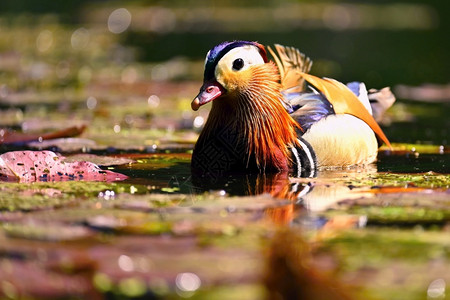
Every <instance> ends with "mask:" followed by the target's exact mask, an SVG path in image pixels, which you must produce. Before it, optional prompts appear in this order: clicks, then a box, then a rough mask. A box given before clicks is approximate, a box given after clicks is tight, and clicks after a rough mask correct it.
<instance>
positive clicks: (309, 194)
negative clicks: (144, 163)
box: [192, 164, 377, 224]
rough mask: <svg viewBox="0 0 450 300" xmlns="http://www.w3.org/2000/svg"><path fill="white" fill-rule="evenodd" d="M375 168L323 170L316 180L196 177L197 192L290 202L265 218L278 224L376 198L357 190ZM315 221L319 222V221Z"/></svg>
mask: <svg viewBox="0 0 450 300" xmlns="http://www.w3.org/2000/svg"><path fill="white" fill-rule="evenodd" d="M376 172H377V168H376V165H374V164H372V165H368V166H364V167H360V168H347V169H343V168H339V169H326V170H320V172H318V175H317V177H314V178H295V177H291V176H289V174H288V173H277V174H228V175H226V176H218V177H215V178H213V177H193V178H192V182H193V186H194V188H195V192H197V193H198V192H204V191H211V190H223V191H226V192H227V194H229V195H231V196H241V195H246V196H247V195H259V194H270V195H272V196H273V197H274V198H276V199H282V200H286V199H287V200H290V202H289V204H287V205H280V206H278V207H272V208H268V209H266V212H265V213H266V215H267V216H269V217H270V218H271V219H272V220H273V221H274V222H276V223H279V224H289V223H292V222H294V220H295V219H297V218H299V219H302V218H303V219H302V222H306V221H307V216H309V215H311V214H314V213H316V212H320V211H324V210H326V209H329V208H332V207H333V206H334V205H336V204H337V203H339V202H340V201H343V200H351V199H358V198H361V197H373V195H374V194H373V193H370V192H368V191H367V189H360V188H355V185H354V183H355V182H358V181H360V180H361V178H364V177H368V176H370V175H371V174H376ZM316 222H320V221H317V220H316Z"/></svg>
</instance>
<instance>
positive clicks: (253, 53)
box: [216, 45, 264, 72]
mask: <svg viewBox="0 0 450 300" xmlns="http://www.w3.org/2000/svg"><path fill="white" fill-rule="evenodd" d="M238 58H241V59H242V60H243V61H244V66H243V67H242V68H241V69H240V70H245V69H248V68H249V67H250V66H252V65H262V64H264V59H263V58H262V56H261V54H260V53H259V49H258V48H257V47H256V46H252V45H245V46H241V47H237V48H234V49H231V50H230V51H229V52H228V53H227V54H225V55H224V56H223V57H222V58H221V59H220V61H219V63H218V64H217V66H216V72H217V71H219V72H223V71H225V70H231V69H232V68H233V62H234V61H235V60H236V59H238Z"/></svg>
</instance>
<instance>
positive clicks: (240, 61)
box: [233, 58, 244, 71]
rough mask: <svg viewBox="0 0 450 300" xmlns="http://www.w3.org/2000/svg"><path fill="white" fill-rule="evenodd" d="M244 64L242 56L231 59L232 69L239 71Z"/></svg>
mask: <svg viewBox="0 0 450 300" xmlns="http://www.w3.org/2000/svg"><path fill="white" fill-rule="evenodd" d="M243 66H244V60H243V59H242V58H237V59H235V60H234V61H233V70H236V71H239V70H240V69H242V67H243Z"/></svg>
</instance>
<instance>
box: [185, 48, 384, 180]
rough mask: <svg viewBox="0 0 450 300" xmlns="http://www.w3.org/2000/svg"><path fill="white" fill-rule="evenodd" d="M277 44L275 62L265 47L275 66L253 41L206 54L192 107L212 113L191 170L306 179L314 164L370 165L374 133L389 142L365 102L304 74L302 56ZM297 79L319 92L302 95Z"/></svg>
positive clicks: (308, 63) (338, 85) (338, 86)
mask: <svg viewBox="0 0 450 300" xmlns="http://www.w3.org/2000/svg"><path fill="white" fill-rule="evenodd" d="M276 47H277V48H276V49H277V51H278V54H279V57H277V56H276V55H275V53H274V52H273V51H272V50H271V49H270V48H269V50H270V51H271V53H272V55H273V56H274V59H275V62H276V64H275V63H274V62H271V61H268V59H267V55H266V51H265V49H264V47H263V46H262V45H260V44H258V43H255V42H246V41H236V42H227V43H223V44H220V45H218V46H216V47H214V48H213V49H212V50H211V51H210V52H208V55H207V58H206V62H205V78H204V84H203V86H202V88H201V90H200V93H199V95H198V96H197V98H195V99H194V101H193V102H192V108H193V109H194V110H197V109H198V108H199V107H200V106H201V105H203V104H206V103H208V102H210V101H212V108H211V111H210V115H209V117H208V120H207V122H206V124H205V127H204V128H203V130H202V132H201V134H200V136H199V139H198V141H197V143H196V145H195V148H194V152H193V157H192V168H193V170H194V171H196V172H200V173H203V174H221V173H223V172H227V171H238V172H240V171H257V172H274V171H275V172H277V171H288V170H294V172H295V175H298V176H313V175H314V174H315V169H316V168H317V167H319V166H349V165H354V164H367V163H371V162H373V161H374V160H375V159H376V154H377V148H378V144H377V139H376V136H375V132H376V133H377V135H378V136H379V137H380V138H381V139H382V140H383V141H385V142H387V143H389V142H388V141H387V139H386V137H385V136H384V134H383V133H382V131H381V129H380V128H379V127H378V124H377V123H376V122H375V120H373V118H372V116H371V111H370V104H369V102H368V99H367V103H365V102H364V101H365V100H366V99H364V98H363V97H359V99H358V98H357V96H356V95H355V94H354V93H352V92H351V91H350V89H348V88H347V87H345V86H344V85H343V84H341V83H339V82H337V81H333V80H328V79H320V78H317V77H314V76H312V75H309V74H307V72H308V71H309V69H310V67H311V61H310V60H309V59H308V58H306V57H305V56H304V55H302V54H300V53H299V52H298V50H296V49H293V48H284V47H282V46H276ZM304 80H306V81H308V82H309V83H311V84H312V85H314V87H315V88H316V89H318V91H316V90H314V89H310V90H309V91H305V89H304ZM336 98H337V99H336ZM366 98H367V96H366ZM213 100H214V101H213Z"/></svg>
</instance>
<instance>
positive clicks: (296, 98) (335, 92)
mask: <svg viewBox="0 0 450 300" xmlns="http://www.w3.org/2000/svg"><path fill="white" fill-rule="evenodd" d="M275 49H276V51H277V53H275V51H273V50H272V48H270V47H268V50H269V52H270V54H271V55H272V57H273V59H274V61H275V63H276V64H277V67H278V69H279V72H280V76H281V86H282V93H283V95H284V99H283V101H284V103H283V104H284V106H285V107H286V109H287V110H288V112H289V113H291V115H292V116H293V117H294V118H295V119H296V120H297V121H298V122H299V124H300V125H301V126H302V129H303V130H304V131H306V130H307V129H308V128H309V127H310V126H311V124H313V123H314V122H315V121H318V120H320V119H321V118H323V117H325V116H327V115H330V114H349V115H353V116H355V117H357V118H359V119H361V120H363V121H364V122H365V123H367V125H369V126H370V128H372V130H373V131H374V132H375V134H376V135H377V136H378V137H379V138H380V139H381V140H382V141H383V142H384V143H386V145H387V146H389V147H391V144H390V143H389V140H388V139H387V137H386V136H385V134H384V133H383V131H382V130H381V128H380V126H379V125H378V123H377V122H376V121H375V119H374V117H373V116H372V109H371V103H370V101H369V98H368V97H367V90H366V89H365V85H363V84H362V85H361V84H360V83H350V84H349V86H346V85H344V84H343V83H341V82H339V81H337V80H334V79H330V78H323V79H322V78H319V77H316V76H313V75H310V74H308V72H309V70H310V69H311V67H312V61H311V59H309V58H308V57H307V56H305V55H304V54H303V53H301V52H300V51H299V50H298V49H296V48H293V47H284V46H281V45H275ZM277 54H278V55H277ZM305 81H306V82H308V83H309V84H310V85H311V86H313V87H314V88H311V90H312V92H305ZM361 88H363V89H364V90H363V91H362V90H361Z"/></svg>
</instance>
